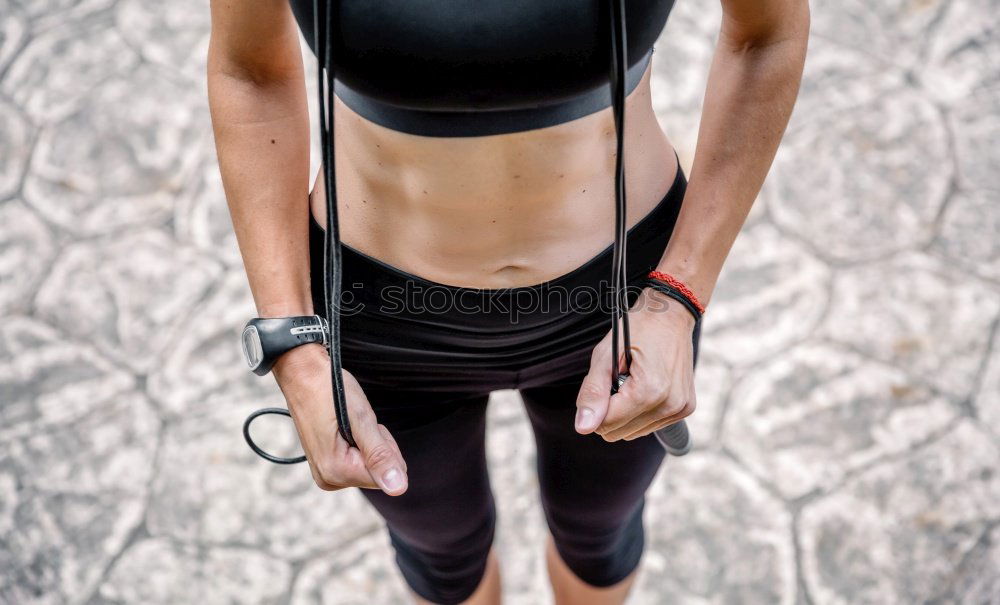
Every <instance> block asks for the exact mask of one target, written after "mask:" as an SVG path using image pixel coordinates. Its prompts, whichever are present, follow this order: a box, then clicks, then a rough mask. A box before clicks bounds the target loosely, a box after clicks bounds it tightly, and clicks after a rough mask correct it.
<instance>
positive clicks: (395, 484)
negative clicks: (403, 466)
mask: <svg viewBox="0 0 1000 605" xmlns="http://www.w3.org/2000/svg"><path fill="white" fill-rule="evenodd" d="M382 486H383V487H384V488H385V489H387V490H390V491H392V490H397V489H399V488H401V487H403V473H401V472H399V469H397V468H390V469H389V470H387V471H386V472H384V473H382Z"/></svg>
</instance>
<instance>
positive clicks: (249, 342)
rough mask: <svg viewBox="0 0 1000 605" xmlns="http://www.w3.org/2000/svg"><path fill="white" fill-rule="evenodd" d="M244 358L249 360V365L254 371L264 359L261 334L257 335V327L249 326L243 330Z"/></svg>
mask: <svg viewBox="0 0 1000 605" xmlns="http://www.w3.org/2000/svg"><path fill="white" fill-rule="evenodd" d="M243 357H245V358H246V360H247V365H249V366H250V369H251V370H253V369H255V368H256V367H257V366H259V365H260V362H261V360H262V359H263V358H264V349H263V348H262V347H261V345H260V334H259V333H257V326H247V327H246V328H244V329H243Z"/></svg>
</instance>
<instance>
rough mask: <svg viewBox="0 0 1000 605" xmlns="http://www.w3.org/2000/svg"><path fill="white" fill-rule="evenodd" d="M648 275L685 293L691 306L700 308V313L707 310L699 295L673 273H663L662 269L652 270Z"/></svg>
mask: <svg viewBox="0 0 1000 605" xmlns="http://www.w3.org/2000/svg"><path fill="white" fill-rule="evenodd" d="M646 277H648V278H649V279H656V280H659V281H662V282H664V283H666V284H668V285H670V286H671V287H673V288H674V289H675V290H677V291H679V292H680V293H681V294H683V295H684V297H685V298H687V299H688V302H690V303H691V306H693V307H694V308H695V309H698V313H704V312H705V305H703V304H701V302H700V301H699V300H698V297H697V296H695V295H694V292H692V291H691V289H690V288H688V287H687V286H685V285H684V282H682V281H681V280H679V279H677V278H675V277H674V276H673V275H670V274H669V273H663V272H662V271H650V272H649V273H648V274H647V275H646Z"/></svg>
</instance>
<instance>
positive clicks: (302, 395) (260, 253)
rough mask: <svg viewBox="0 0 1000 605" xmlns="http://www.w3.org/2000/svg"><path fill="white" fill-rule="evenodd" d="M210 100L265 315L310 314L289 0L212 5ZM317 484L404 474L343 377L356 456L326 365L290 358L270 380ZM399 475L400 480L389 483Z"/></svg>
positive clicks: (300, 86) (311, 355) (318, 355)
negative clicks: (341, 429) (342, 431)
mask: <svg viewBox="0 0 1000 605" xmlns="http://www.w3.org/2000/svg"><path fill="white" fill-rule="evenodd" d="M211 10H212V35H211V41H210V43H209V50H208V101H209V108H210V110H211V115H212V128H213V131H214V133H215V147H216V151H217V153H218V158H219V170H220V172H221V174H222V183H223V187H224V189H225V192H226V200H227V203H228V205H229V212H230V215H231V217H232V221H233V229H234V230H235V232H236V239H237V241H238V243H239V247H240V254H241V255H242V257H243V265H244V267H245V268H246V273H247V279H248V280H249V282H250V290H251V291H252V292H253V298H254V302H255V304H256V306H257V312H258V315H259V316H261V317H285V316H293V315H312V314H313V313H314V310H313V306H312V298H311V292H310V278H309V223H308V220H309V212H310V210H309V110H308V105H307V103H306V97H305V94H306V88H305V79H304V75H303V68H302V55H301V51H300V48H299V39H298V30H297V28H296V24H295V20H294V18H293V17H292V13H291V9H290V8H289V5H288V2H287V0H266V1H258V2H252V3H248V2H232V1H231V0H228V1H227V0H213V1H212V3H211ZM273 372H274V375H275V378H276V379H277V380H278V384H279V386H280V387H281V390H282V393H283V394H284V395H285V398H286V400H287V402H288V409H289V411H290V412H291V414H292V418H293V419H294V421H295V426H296V429H297V430H298V432H299V438H300V440H301V441H302V446H303V448H304V449H305V451H306V456H307V458H308V461H309V466H310V470H311V471H312V475H313V479H314V480H315V481H316V483H317V485H319V486H320V487H321V488H324V489H339V488H341V487H348V486H358V487H371V488H381V489H383V490H384V491H386V493H389V494H391V495H398V494H401V493H403V492H404V491H405V490H406V465H405V463H404V462H403V459H402V456H401V454H400V452H399V448H398V447H397V446H396V443H395V441H394V440H393V439H392V436H391V435H389V433H388V431H387V430H386V429H385V427H382V426H381V425H379V424H378V423H377V421H376V420H375V415H374V413H373V412H372V409H371V406H370V405H369V404H368V402H367V400H366V399H365V396H364V393H363V392H362V390H361V387H360V386H359V385H358V383H357V381H356V380H354V378H353V377H352V376H351V375H350V374H349V373H347V372H345V373H344V381H345V387H346V391H347V400H348V407H349V411H350V414H351V416H350V418H351V427H352V429H353V432H354V436H355V439H356V440H357V442H358V447H359V448H360V451H359V450H358V449H355V448H352V447H350V446H348V444H347V443H346V442H345V441H344V440H343V438H342V437H341V436H340V435H339V433H338V431H337V423H336V416H335V414H334V410H333V401H332V397H333V395H332V390H331V388H330V359H329V356H328V355H327V353H326V351H325V350H324V349H323V347H322V346H321V345H318V344H309V345H303V346H300V347H297V348H295V349H292V350H291V351H289V352H288V353H286V354H284V355H282V356H281V358H279V360H278V362H277V363H276V364H275V366H274V369H273ZM393 471H395V472H393Z"/></svg>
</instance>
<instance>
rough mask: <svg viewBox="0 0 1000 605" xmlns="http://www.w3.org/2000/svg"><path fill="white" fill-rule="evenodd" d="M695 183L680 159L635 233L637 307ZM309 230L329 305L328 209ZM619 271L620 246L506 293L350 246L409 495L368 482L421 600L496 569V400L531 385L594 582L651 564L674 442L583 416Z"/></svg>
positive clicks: (547, 506)
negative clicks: (666, 446) (323, 223)
mask: <svg viewBox="0 0 1000 605" xmlns="http://www.w3.org/2000/svg"><path fill="white" fill-rule="evenodd" d="M685 185H686V181H685V178H684V175H683V174H682V172H681V171H680V169H679V168H678V172H677V178H676V179H675V181H674V183H673V185H672V186H671V188H670V190H669V192H668V193H667V194H666V196H665V197H664V198H663V200H662V201H660V202H659V204H658V205H657V206H656V208H654V209H653V210H652V211H651V212H650V213H649V214H648V215H647V216H645V217H644V218H643V219H641V221H640V222H639V223H638V224H636V225H635V226H634V227H633V228H632V229H630V230H629V232H628V239H627V242H628V245H627V254H628V267H629V276H628V283H629V284H630V286H631V287H630V288H629V304H630V306H631V304H633V303H634V302H635V299H636V297H637V296H638V293H639V291H640V289H641V283H642V281H643V278H644V276H645V274H646V273H647V272H648V271H649V270H650V269H652V268H653V267H655V265H656V264H657V262H658V261H659V259H660V257H661V256H662V254H663V251H664V249H665V247H666V244H667V241H668V239H669V237H670V234H671V232H672V230H673V226H674V222H675V221H676V218H677V213H678V212H679V210H680V206H681V202H682V200H683V197H684V189H685ZM310 239H311V245H312V264H313V267H312V275H313V293H314V298H315V299H316V301H315V302H316V308H317V309H322V308H323V304H322V288H323V286H322V275H323V272H322V239H323V238H322V228H321V227H320V226H319V225H318V224H317V223H316V222H315V221H312V226H311V232H310ZM610 275H611V247H610V246H609V247H608V248H607V249H606V250H604V251H603V252H602V253H601V254H599V255H598V256H596V257H594V258H593V259H591V260H590V261H588V262H587V263H585V264H584V265H582V266H580V267H579V268H577V269H575V270H573V271H571V272H570V273H568V274H566V275H563V276H561V277H558V278H556V279H554V280H551V281H548V282H545V283H543V284H539V285H536V286H526V287H518V288H506V289H497V290H489V289H487V290H480V289H473V288H459V287H455V286H448V285H443V284H438V283H435V282H431V281H428V280H426V279H423V278H421V277H418V276H415V275H411V274H409V273H406V272H403V271H401V270H399V269H397V268H395V267H392V266H390V265H387V264H385V263H383V262H381V261H379V260H377V259H374V258H372V257H370V256H367V255H365V254H363V253H361V252H359V251H357V250H354V249H352V248H350V247H347V246H344V247H343V288H344V289H343V297H342V301H343V302H342V309H341V318H342V319H341V321H342V326H341V329H342V332H341V343H342V345H341V346H342V351H343V359H344V367H345V369H347V370H348V371H350V372H351V373H352V374H353V375H354V376H355V378H357V380H358V382H359V383H360V384H361V386H362V388H363V389H364V391H365V393H366V395H367V396H368V399H369V401H370V402H371V404H372V407H373V408H374V410H375V413H376V415H377V416H378V420H379V422H380V423H382V424H384V425H385V426H386V427H387V428H388V429H389V431H390V432H391V433H392V434H393V436H394V437H395V438H396V441H397V442H398V443H399V448H400V450H401V451H402V454H403V457H404V459H405V460H406V462H407V466H408V475H409V489H408V490H407V492H406V493H405V494H403V495H402V496H396V497H392V496H388V495H386V494H385V493H383V492H381V491H378V490H368V489H366V490H362V493H363V494H364V496H365V498H367V499H368V501H369V502H370V503H371V504H372V505H373V506H374V508H375V509H376V510H377V511H378V512H379V514H380V515H381V516H382V517H383V518H384V519H385V522H386V526H387V529H388V534H389V538H390V540H391V543H392V546H393V547H394V549H395V552H396V561H397V564H398V565H399V568H400V570H401V572H402V574H403V577H404V578H405V580H406V581H407V583H408V584H409V585H410V587H411V588H412V589H413V590H414V591H415V592H416V593H417V594H419V595H420V596H421V597H423V598H425V599H427V600H429V601H431V602H434V603H442V604H450V603H459V602H461V601H463V600H465V599H467V598H468V597H469V596H470V595H471V594H472V593H473V591H474V590H475V588H476V587H477V586H478V584H479V582H480V580H481V579H482V576H483V573H484V571H485V567H486V559H487V554H488V552H489V549H490V546H491V544H492V542H493V533H494V527H495V522H496V509H495V506H494V500H493V493H492V491H491V489H490V484H489V478H488V475H487V466H486V454H485V447H484V439H485V429H486V422H485V419H486V402H487V398H488V396H489V393H490V392H491V391H494V390H498V389H519V390H520V393H521V396H522V398H523V399H524V404H525V407H526V409H527V412H528V418H529V419H530V421H531V426H532V429H533V432H534V436H535V442H536V445H537V450H538V455H537V470H538V479H539V485H540V492H541V499H542V507H543V510H544V512H545V518H546V521H547V523H548V526H549V529H550V531H551V533H552V536H553V538H554V541H555V545H556V548H557V551H558V552H559V554H560V556H561V557H562V559H563V560H564V561H565V562H566V564H567V566H568V567H569V568H570V569H571V570H572V571H573V572H574V573H575V574H576V575H577V576H578V577H579V578H580V579H582V580H583V581H584V582H587V583H588V584H591V585H594V586H610V585H612V584H616V583H618V582H619V581H621V580H622V579H624V578H625V577H626V576H628V575H629V573H631V572H632V571H633V570H634V569H635V568H636V566H637V565H638V563H639V559H640V557H641V555H642V550H643V544H644V534H643V521H642V511H643V505H644V503H645V492H646V489H647V488H648V486H649V484H650V482H651V481H652V479H653V476H654V475H655V473H656V471H657V469H658V468H659V465H660V463H661V461H662V460H663V457H664V450H663V448H662V447H661V446H660V444H659V442H658V441H657V440H656V439H655V437H653V436H652V435H649V436H646V437H642V438H639V439H635V440H633V441H619V442H614V443H608V442H606V441H604V440H603V439H602V438H601V437H600V436H598V435H596V434H590V435H580V434H578V433H577V432H576V431H575V429H574V417H575V413H576V396H577V392H578V390H579V387H580V382H581V380H582V379H583V377H584V375H585V374H586V373H587V371H588V369H589V365H590V355H591V352H592V350H593V348H594V346H595V345H596V344H597V343H598V342H599V341H600V340H601V339H602V338H603V337H604V335H605V334H606V333H607V332H608V330H609V328H610V316H609V312H610V311H609V309H610V302H609V298H608V296H609V294H610V292H611V288H610V284H607V283H606V280H607V278H608V276H610ZM697 325H698V327H697V328H696V330H695V333H694V337H693V338H694V351H695V358H696V359H697V350H698V340H699V329H698V328H700V322H699V323H698V324H697ZM609 371H610V370H609Z"/></svg>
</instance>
